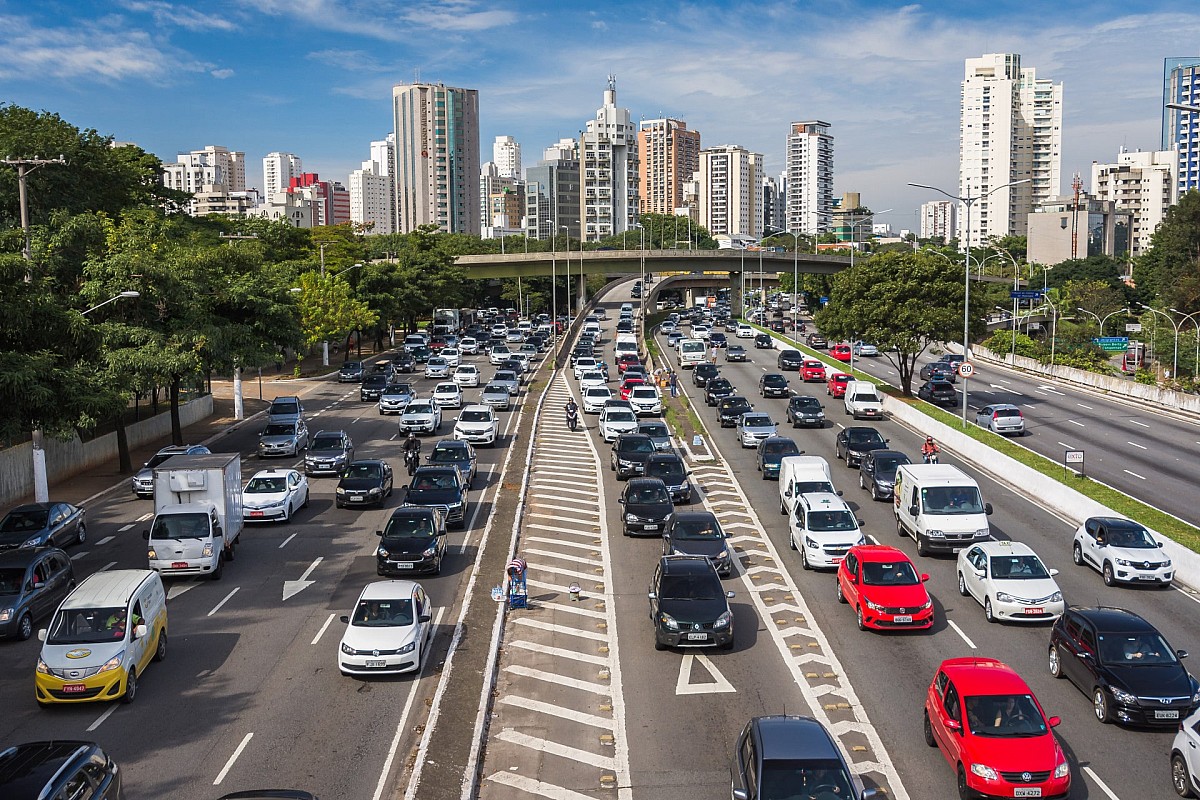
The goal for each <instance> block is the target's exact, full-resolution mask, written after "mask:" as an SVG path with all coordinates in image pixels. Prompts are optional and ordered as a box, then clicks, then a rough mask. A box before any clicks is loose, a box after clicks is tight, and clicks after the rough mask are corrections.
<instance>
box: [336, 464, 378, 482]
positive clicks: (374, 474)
mask: <svg viewBox="0 0 1200 800" xmlns="http://www.w3.org/2000/svg"><path fill="white" fill-rule="evenodd" d="M345 477H346V478H349V479H350V480H355V479H361V478H372V479H379V478H381V477H383V467H382V466H381V465H379V464H361V463H355V464H351V465H350V466H349V467H348V468H347V469H346V475H345Z"/></svg>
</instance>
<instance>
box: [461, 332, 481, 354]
mask: <svg viewBox="0 0 1200 800" xmlns="http://www.w3.org/2000/svg"><path fill="white" fill-rule="evenodd" d="M458 352H460V353H462V354H463V355H465V356H473V355H475V354H477V353H478V352H479V341H478V340H477V339H476V338H475V337H474V336H464V337H463V338H462V339H461V340H460V341H459V343H458Z"/></svg>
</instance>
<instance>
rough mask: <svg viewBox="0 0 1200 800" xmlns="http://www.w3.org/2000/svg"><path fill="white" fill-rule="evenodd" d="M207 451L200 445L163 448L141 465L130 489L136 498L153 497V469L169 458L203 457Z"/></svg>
mask: <svg viewBox="0 0 1200 800" xmlns="http://www.w3.org/2000/svg"><path fill="white" fill-rule="evenodd" d="M208 452H209V449H208V448H207V447H205V446H204V445H202V444H183V445H171V446H169V447H164V448H163V449H162V450H159V451H158V452H157V453H155V454H154V457H153V458H151V459H150V460H149V461H147V462H146V463H145V464H143V465H142V468H141V469H140V470H138V474H137V475H134V476H133V480H132V482H131V483H132V487H131V488H132V489H133V493H134V494H135V495H137V496H138V497H154V468H155V467H157V466H158V465H159V464H161V463H162V462H164V461H166V460H167V459H168V458H170V457H171V456H195V455H204V454H207V453H208Z"/></svg>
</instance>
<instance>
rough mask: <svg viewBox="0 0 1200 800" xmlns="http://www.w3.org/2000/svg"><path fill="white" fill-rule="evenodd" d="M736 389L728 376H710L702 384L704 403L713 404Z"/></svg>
mask: <svg viewBox="0 0 1200 800" xmlns="http://www.w3.org/2000/svg"><path fill="white" fill-rule="evenodd" d="M736 391H737V389H735V388H733V384H732V383H730V382H729V379H728V378H721V377H716V378H711V379H709V381H708V382H707V383H705V384H704V405H706V406H715V405H716V404H717V403H718V402H720V401H721V400H724V399H725V398H726V397H729V396H731V395H732V394H733V393H734V392H736Z"/></svg>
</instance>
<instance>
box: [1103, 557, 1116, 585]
mask: <svg viewBox="0 0 1200 800" xmlns="http://www.w3.org/2000/svg"><path fill="white" fill-rule="evenodd" d="M1100 574H1101V575H1103V576H1104V585H1105V586H1112V585H1113V584H1114V583H1116V582H1117V579H1116V576H1115V575H1113V566H1112V562H1111V561H1105V562H1104V568H1103V569H1102V570H1101V571H1100Z"/></svg>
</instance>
